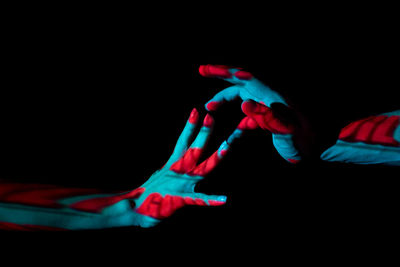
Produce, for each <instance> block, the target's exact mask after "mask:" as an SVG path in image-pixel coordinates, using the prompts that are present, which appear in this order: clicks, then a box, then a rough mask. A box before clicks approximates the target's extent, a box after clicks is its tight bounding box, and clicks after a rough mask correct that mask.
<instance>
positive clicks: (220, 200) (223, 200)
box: [208, 196, 227, 206]
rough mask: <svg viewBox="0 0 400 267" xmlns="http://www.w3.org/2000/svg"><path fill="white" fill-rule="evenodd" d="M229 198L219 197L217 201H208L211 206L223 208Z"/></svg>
mask: <svg viewBox="0 0 400 267" xmlns="http://www.w3.org/2000/svg"><path fill="white" fill-rule="evenodd" d="M226 200H227V197H226V196H219V197H217V198H216V199H210V200H208V204H209V205H210V206H222V205H225V204H226Z"/></svg>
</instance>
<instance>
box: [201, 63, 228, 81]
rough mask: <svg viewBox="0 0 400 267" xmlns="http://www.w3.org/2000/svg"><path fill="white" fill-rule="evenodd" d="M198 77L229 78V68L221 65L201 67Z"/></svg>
mask: <svg viewBox="0 0 400 267" xmlns="http://www.w3.org/2000/svg"><path fill="white" fill-rule="evenodd" d="M199 73H200V75H202V76H204V77H217V78H231V77H232V73H230V71H229V68H226V67H222V66H221V65H201V66H200V68H199Z"/></svg>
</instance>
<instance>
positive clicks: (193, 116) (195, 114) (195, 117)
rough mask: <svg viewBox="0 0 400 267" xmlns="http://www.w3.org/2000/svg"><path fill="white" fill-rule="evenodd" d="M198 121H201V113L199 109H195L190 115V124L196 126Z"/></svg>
mask: <svg viewBox="0 0 400 267" xmlns="http://www.w3.org/2000/svg"><path fill="white" fill-rule="evenodd" d="M198 119H199V112H198V111H197V109H195V108H194V109H193V110H192V112H191V113H190V116H189V122H190V123H191V124H196V123H197V120H198Z"/></svg>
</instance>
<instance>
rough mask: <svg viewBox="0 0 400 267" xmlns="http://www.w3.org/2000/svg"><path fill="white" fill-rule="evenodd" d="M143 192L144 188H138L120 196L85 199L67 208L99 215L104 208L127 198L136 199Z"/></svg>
mask: <svg viewBox="0 0 400 267" xmlns="http://www.w3.org/2000/svg"><path fill="white" fill-rule="evenodd" d="M144 190H145V189H144V188H142V187H139V188H136V189H135V190H133V191H130V192H128V193H125V194H122V195H114V196H108V197H98V198H92V199H86V200H82V201H79V202H76V203H74V204H71V205H70V206H69V207H70V208H72V209H76V210H80V211H86V212H94V213H99V212H101V211H102V210H103V209H104V208H106V207H109V206H111V205H114V204H116V203H118V202H120V201H122V200H125V199H128V198H131V199H132V198H138V197H139V196H140V195H141V194H142V193H143V192H144Z"/></svg>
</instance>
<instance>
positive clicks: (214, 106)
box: [206, 101, 221, 111]
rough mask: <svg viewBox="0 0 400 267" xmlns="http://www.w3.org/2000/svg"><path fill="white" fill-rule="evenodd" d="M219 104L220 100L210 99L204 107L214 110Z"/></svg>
mask: <svg viewBox="0 0 400 267" xmlns="http://www.w3.org/2000/svg"><path fill="white" fill-rule="evenodd" d="M220 105H221V102H218V101H211V102H208V103H207V104H206V109H207V110H208V111H216V110H217V109H218V107H219V106H220Z"/></svg>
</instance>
